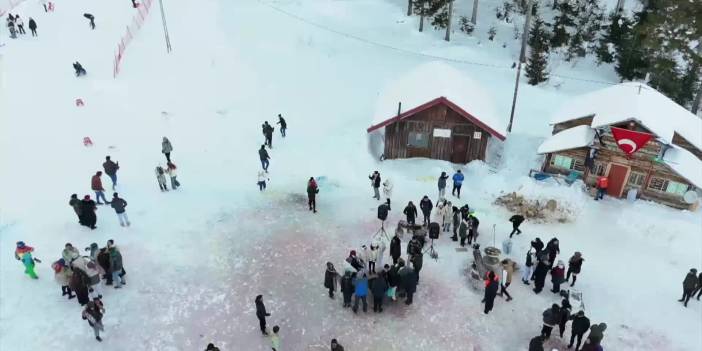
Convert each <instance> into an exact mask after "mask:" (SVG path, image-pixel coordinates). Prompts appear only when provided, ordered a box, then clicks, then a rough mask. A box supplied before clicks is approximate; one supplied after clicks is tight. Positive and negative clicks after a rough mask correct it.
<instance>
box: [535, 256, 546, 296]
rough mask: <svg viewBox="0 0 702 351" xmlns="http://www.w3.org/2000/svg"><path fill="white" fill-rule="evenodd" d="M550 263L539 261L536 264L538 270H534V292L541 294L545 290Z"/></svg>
mask: <svg viewBox="0 0 702 351" xmlns="http://www.w3.org/2000/svg"><path fill="white" fill-rule="evenodd" d="M548 271H549V268H548V261H547V260H539V262H538V263H537V264H536V269H535V270H534V292H535V293H537V294H538V293H540V292H541V290H543V288H544V284H545V282H546V275H547V274H548Z"/></svg>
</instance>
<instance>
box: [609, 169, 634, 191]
mask: <svg viewBox="0 0 702 351" xmlns="http://www.w3.org/2000/svg"><path fill="white" fill-rule="evenodd" d="M607 178H608V181H609V184H608V185H609V186H608V187H607V194H608V195H609V196H612V197H617V198H618V197H621V196H622V192H623V191H624V185H626V182H627V180H628V178H629V167H627V166H623V165H618V164H616V163H612V164H610V166H609V174H608V175H607Z"/></svg>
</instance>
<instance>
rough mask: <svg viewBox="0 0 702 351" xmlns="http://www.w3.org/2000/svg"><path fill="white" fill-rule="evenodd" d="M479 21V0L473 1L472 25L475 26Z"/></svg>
mask: <svg viewBox="0 0 702 351" xmlns="http://www.w3.org/2000/svg"><path fill="white" fill-rule="evenodd" d="M477 21H478V0H473V14H471V15H470V23H473V25H475V24H476V23H477Z"/></svg>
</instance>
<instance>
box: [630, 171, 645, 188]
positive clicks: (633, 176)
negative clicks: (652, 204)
mask: <svg viewBox="0 0 702 351" xmlns="http://www.w3.org/2000/svg"><path fill="white" fill-rule="evenodd" d="M645 178H646V175H645V174H643V173H639V172H631V173H630V174H629V181H628V182H627V184H629V186H631V187H633V188H640V187H641V186H642V185H643V182H644V179H645Z"/></svg>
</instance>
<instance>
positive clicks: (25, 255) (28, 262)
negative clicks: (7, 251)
mask: <svg viewBox="0 0 702 351" xmlns="http://www.w3.org/2000/svg"><path fill="white" fill-rule="evenodd" d="M32 252H34V248H33V247H31V246H28V245H26V244H25V243H24V241H18V242H17V248H15V259H17V260H18V261H21V262H22V264H23V265H24V273H25V274H26V275H28V276H29V277H30V278H32V279H39V277H38V276H37V274H36V273H35V272H34V262H35V261H36V262H41V261H39V260H38V259H35V258H34V257H32Z"/></svg>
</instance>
